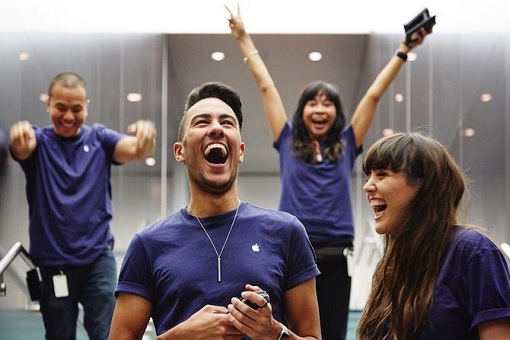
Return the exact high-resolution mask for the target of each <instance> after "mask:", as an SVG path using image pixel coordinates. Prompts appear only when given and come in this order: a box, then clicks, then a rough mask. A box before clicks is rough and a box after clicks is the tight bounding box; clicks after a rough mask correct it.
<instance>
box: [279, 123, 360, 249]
mask: <svg viewBox="0 0 510 340" xmlns="http://www.w3.org/2000/svg"><path fill="white" fill-rule="evenodd" d="M341 139H342V141H343V143H344V146H345V147H344V153H343V154H342V155H340V159H339V160H338V162H336V163H332V162H330V161H329V160H328V159H327V158H326V157H323V161H322V162H320V163H313V164H311V163H306V162H305V161H303V160H301V159H299V158H297V157H295V155H294V151H293V148H292V127H291V125H290V124H289V123H287V124H286V125H285V127H284V129H283V131H282V133H281V134H280V137H279V138H278V140H277V141H276V142H275V143H274V147H275V148H276V149H277V150H278V152H279V156H280V179H281V183H282V189H281V196H280V207H279V209H280V210H282V211H286V212H289V213H291V214H293V215H294V216H296V217H297V218H298V219H299V220H300V221H301V222H302V223H303V224H304V225H305V228H306V230H307V232H308V235H309V236H310V240H311V241H312V243H314V244H317V245H321V246H335V245H341V244H340V243H341V242H342V241H341V240H346V239H350V240H352V239H353V238H354V219H353V213H352V203H351V173H352V169H353V167H354V162H355V160H356V157H357V156H358V155H359V154H360V153H361V152H362V149H361V148H359V149H356V147H355V140H354V132H353V130H352V126H348V127H347V128H346V129H345V130H344V131H343V132H342V136H341ZM320 147H321V150H322V151H324V144H322V143H321V145H320Z"/></svg>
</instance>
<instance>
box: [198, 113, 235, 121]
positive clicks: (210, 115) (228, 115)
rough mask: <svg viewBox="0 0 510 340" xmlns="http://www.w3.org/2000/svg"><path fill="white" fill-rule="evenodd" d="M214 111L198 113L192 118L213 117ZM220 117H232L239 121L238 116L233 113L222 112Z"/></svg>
mask: <svg viewBox="0 0 510 340" xmlns="http://www.w3.org/2000/svg"><path fill="white" fill-rule="evenodd" d="M212 115H213V114H212V113H198V114H196V115H194V116H193V117H192V118H191V121H194V120H196V119H200V118H211V117H212ZM220 118H221V119H225V118H231V119H233V120H235V121H237V117H236V116H235V115H233V114H229V113H221V114H220Z"/></svg>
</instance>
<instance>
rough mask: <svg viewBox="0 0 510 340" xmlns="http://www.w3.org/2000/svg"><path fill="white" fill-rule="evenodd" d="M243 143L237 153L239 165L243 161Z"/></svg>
mask: <svg viewBox="0 0 510 340" xmlns="http://www.w3.org/2000/svg"><path fill="white" fill-rule="evenodd" d="M244 148H245V146H244V143H241V148H240V151H239V163H242V162H243V161H244Z"/></svg>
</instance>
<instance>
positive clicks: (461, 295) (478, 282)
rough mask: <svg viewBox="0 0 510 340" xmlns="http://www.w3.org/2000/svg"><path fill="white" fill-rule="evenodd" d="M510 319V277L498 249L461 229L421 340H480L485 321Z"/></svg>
mask: <svg viewBox="0 0 510 340" xmlns="http://www.w3.org/2000/svg"><path fill="white" fill-rule="evenodd" d="M503 318H510V276H509V271H508V265H507V263H506V261H505V258H504V257H503V255H502V254H501V252H500V251H499V249H498V247H497V246H496V245H495V244H494V243H493V242H492V241H491V240H490V239H489V238H487V237H486V236H485V235H483V234H481V233H479V232H477V231H475V230H472V229H466V228H463V227H459V228H458V229H457V230H456V231H455V235H454V238H453V240H452V243H451V245H450V247H449V249H448V252H447V253H446V256H445V259H444V262H443V265H442V266H441V270H440V272H439V275H438V277H437V281H436V283H435V285H434V292H433V297H432V306H431V310H430V317H429V320H428V322H427V324H426V325H425V327H424V330H422V331H421V332H420V333H419V334H418V336H417V337H416V339H417V340H432V339H434V340H435V339H448V340H477V339H479V337H478V329H477V327H478V325H480V323H482V322H486V321H493V320H498V319H503Z"/></svg>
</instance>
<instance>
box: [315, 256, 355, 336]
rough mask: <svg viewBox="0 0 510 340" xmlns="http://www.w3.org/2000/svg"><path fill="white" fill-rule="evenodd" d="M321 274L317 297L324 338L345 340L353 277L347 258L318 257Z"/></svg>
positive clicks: (317, 280)
mask: <svg viewBox="0 0 510 340" xmlns="http://www.w3.org/2000/svg"><path fill="white" fill-rule="evenodd" d="M317 265H318V267H319V270H320V271H321V275H319V276H317V278H316V282H317V298H318V300H319V312H320V317H321V332H322V339H324V340H345V337H346V335H347V320H348V317H349V299H350V295H351V277H350V276H349V275H348V274H347V259H346V257H345V256H343V255H339V256H338V257H335V259H332V258H329V259H321V258H320V257H319V256H318V258H317Z"/></svg>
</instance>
